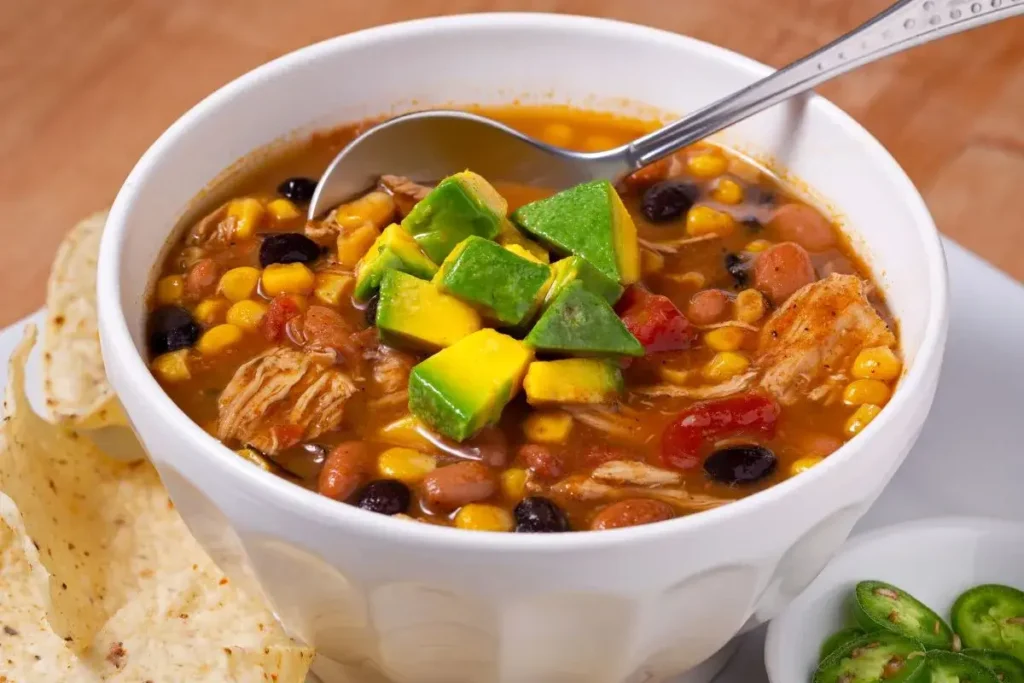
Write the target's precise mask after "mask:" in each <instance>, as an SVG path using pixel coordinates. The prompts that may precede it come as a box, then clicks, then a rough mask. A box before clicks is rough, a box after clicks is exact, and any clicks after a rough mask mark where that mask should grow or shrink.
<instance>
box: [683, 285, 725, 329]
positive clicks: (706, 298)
mask: <svg viewBox="0 0 1024 683" xmlns="http://www.w3.org/2000/svg"><path fill="white" fill-rule="evenodd" d="M730 301H731V299H730V297H729V293H728V292H726V291H725V290H722V289H702V290H701V291H699V292H697V293H696V294H694V295H693V296H692V297H690V307H689V308H688V309H686V317H687V318H689V319H690V322H692V323H693V324H694V325H710V324H712V323H717V322H721V321H723V320H725V318H726V317H727V316H728V314H729V304H730Z"/></svg>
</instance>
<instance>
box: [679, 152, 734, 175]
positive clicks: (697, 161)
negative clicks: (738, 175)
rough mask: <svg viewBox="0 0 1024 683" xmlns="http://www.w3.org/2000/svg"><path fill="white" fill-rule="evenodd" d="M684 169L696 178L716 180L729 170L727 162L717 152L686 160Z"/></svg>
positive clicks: (705, 153) (698, 155)
mask: <svg viewBox="0 0 1024 683" xmlns="http://www.w3.org/2000/svg"><path fill="white" fill-rule="evenodd" d="M686 168H688V169H689V170H690V173H692V174H693V175H695V176H697V177H698V178H717V177H718V176H720V175H722V174H723V173H725V171H726V169H728V168H729V160H728V159H726V158H725V157H723V156H722V155H721V154H718V153H717V152H713V151H712V152H704V153H702V154H695V155H693V156H691V157H690V158H688V159H687V160H686Z"/></svg>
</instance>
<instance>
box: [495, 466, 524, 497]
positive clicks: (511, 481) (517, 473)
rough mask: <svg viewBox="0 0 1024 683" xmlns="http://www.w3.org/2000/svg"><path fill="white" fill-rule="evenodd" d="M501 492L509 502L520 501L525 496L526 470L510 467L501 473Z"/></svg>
mask: <svg viewBox="0 0 1024 683" xmlns="http://www.w3.org/2000/svg"><path fill="white" fill-rule="evenodd" d="M501 492H502V493H503V494H504V495H505V497H506V498H508V499H509V500H522V498H523V496H525V495H526V470H524V469H521V468H519V467H510V468H508V469H507V470H505V471H504V472H502V473H501Z"/></svg>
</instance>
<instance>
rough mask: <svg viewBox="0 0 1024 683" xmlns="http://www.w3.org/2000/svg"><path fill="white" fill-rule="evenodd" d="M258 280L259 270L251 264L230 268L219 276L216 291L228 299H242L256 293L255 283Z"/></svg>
mask: <svg viewBox="0 0 1024 683" xmlns="http://www.w3.org/2000/svg"><path fill="white" fill-rule="evenodd" d="M259 281H260V271H259V269H258V268H253V267H252V266H241V267H239V268H232V269H231V270H229V271H228V272H226V273H224V274H223V275H221V276H220V284H219V285H217V289H218V291H220V293H221V294H223V295H224V296H225V297H226V298H227V300H228V301H244V300H246V299H248V298H250V297H251V296H252V295H253V294H255V293H256V285H257V284H258V283H259Z"/></svg>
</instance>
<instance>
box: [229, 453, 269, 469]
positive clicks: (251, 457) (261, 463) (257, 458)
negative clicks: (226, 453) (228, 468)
mask: <svg viewBox="0 0 1024 683" xmlns="http://www.w3.org/2000/svg"><path fill="white" fill-rule="evenodd" d="M235 453H237V454H238V455H240V456H241V457H242V458H243V459H244V460H248V461H249V462H251V463H252V464H253V465H256V467H259V468H260V469H261V470H266V471H267V472H269V471H270V470H271V467H270V463H269V462H267V459H266V458H264V457H263V456H262V455H260V454H259V453H257V452H256V451H254V450H253V449H251V448H242V449H239V450H237V451H235Z"/></svg>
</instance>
